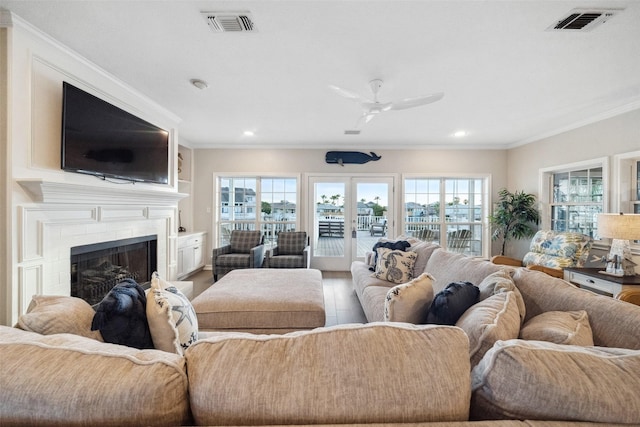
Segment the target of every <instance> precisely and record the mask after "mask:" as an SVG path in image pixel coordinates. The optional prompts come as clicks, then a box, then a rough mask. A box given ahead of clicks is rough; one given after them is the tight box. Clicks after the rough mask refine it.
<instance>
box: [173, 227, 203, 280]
mask: <svg viewBox="0 0 640 427" xmlns="http://www.w3.org/2000/svg"><path fill="white" fill-rule="evenodd" d="M206 237H207V233H205V232H198V233H188V234H181V235H179V236H178V279H182V278H183V277H186V276H188V275H189V274H191V273H193V272H194V271H196V270H198V269H200V268H202V267H204V248H205V247H206V243H207V241H206Z"/></svg>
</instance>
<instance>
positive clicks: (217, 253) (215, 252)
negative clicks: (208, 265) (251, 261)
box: [211, 245, 231, 264]
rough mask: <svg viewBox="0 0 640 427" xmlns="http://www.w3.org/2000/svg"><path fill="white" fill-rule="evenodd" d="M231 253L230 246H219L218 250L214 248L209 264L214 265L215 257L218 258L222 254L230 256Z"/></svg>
mask: <svg viewBox="0 0 640 427" xmlns="http://www.w3.org/2000/svg"><path fill="white" fill-rule="evenodd" d="M230 253H231V245H226V246H221V247H219V248H214V249H213V252H212V255H211V257H212V259H211V262H212V263H213V264H215V260H216V257H218V256H220V255H224V254H230Z"/></svg>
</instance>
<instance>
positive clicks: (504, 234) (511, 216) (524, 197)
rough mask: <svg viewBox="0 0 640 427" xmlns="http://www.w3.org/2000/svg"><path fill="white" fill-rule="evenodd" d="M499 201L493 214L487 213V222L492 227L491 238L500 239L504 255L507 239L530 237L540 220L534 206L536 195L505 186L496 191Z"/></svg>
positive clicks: (501, 252) (501, 253)
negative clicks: (513, 191)
mask: <svg viewBox="0 0 640 427" xmlns="http://www.w3.org/2000/svg"><path fill="white" fill-rule="evenodd" d="M498 196H499V201H498V203H496V206H495V208H494V211H493V214H492V215H489V222H490V223H491V227H492V229H493V233H492V235H491V238H492V240H497V239H502V250H501V251H500V255H504V249H505V245H506V243H507V241H509V240H511V239H518V240H519V239H523V238H525V237H532V236H533V235H534V234H535V233H536V230H537V227H534V225H535V226H537V225H538V223H539V222H540V213H539V212H538V209H537V208H536V196H534V195H533V194H527V193H525V192H524V191H521V192H518V191H516V192H515V193H511V192H509V191H508V190H507V189H506V188H503V189H501V190H500V191H498Z"/></svg>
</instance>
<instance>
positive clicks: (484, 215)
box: [399, 173, 492, 258]
mask: <svg viewBox="0 0 640 427" xmlns="http://www.w3.org/2000/svg"><path fill="white" fill-rule="evenodd" d="M420 179H424V180H439V181H440V182H439V195H440V198H439V203H440V212H439V214H438V218H439V220H438V221H437V222H433V221H429V222H424V223H423V222H419V224H436V225H437V226H438V229H439V230H440V231H441V233H440V238H439V239H440V240H439V241H440V245H441V246H443V247H446V241H445V238H444V236H445V234H446V233H442V230H446V229H447V227H450V226H452V225H463V226H464V225H469V227H470V229H472V228H473V227H477V226H480V233H479V235H480V239H481V241H480V253H479V254H474V255H473V256H482V257H485V258H486V257H488V256H489V254H490V251H491V236H490V226H489V213H490V209H489V207H490V206H491V190H490V189H491V188H492V185H491V174H477V173H471V174H463V173H460V174H457V173H455V174H441V173H426V174H425V173H411V174H402V176H401V194H400V196H399V197H400V206H399V207H400V211H399V215H400V216H401V218H400V227H401V228H400V229H401V230H402V233H409V232H410V230H409V227H408V225H409V224H411V225H415V224H416V222H414V221H408V216H407V208H406V206H407V200H406V198H405V197H406V194H407V180H420ZM447 180H469V181H475V180H480V181H481V190H480V194H481V197H482V199H483V200H482V202H481V203H480V221H477V222H476V221H472V220H470V221H468V222H457V221H447V219H446V218H447V217H446V206H447V205H446V195H447V188H446V181H447ZM473 211H475V210H473ZM465 253H467V252H465Z"/></svg>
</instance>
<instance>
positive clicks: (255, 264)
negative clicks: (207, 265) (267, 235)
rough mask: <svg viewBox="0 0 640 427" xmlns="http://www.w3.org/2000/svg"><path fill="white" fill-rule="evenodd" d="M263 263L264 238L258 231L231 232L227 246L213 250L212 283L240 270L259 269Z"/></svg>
mask: <svg viewBox="0 0 640 427" xmlns="http://www.w3.org/2000/svg"><path fill="white" fill-rule="evenodd" d="M263 261H264V236H263V235H262V232H260V231H250V230H232V231H231V237H230V238H229V244H228V245H226V246H223V247H221V248H216V249H214V250H213V254H212V256H211V270H212V271H213V281H214V282H215V281H216V280H218V276H219V275H224V274H227V273H228V272H230V271H231V270H237V269H240V268H260V267H262V263H263Z"/></svg>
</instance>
